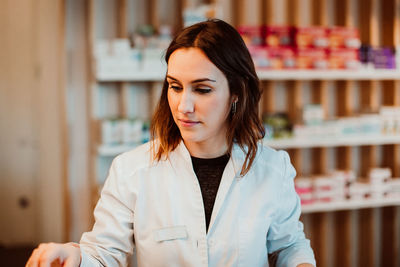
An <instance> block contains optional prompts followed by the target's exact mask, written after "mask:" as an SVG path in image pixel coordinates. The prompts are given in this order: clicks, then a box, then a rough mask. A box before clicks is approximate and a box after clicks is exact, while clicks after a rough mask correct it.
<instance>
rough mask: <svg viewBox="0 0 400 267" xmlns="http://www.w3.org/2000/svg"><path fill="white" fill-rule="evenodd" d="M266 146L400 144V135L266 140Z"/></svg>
mask: <svg viewBox="0 0 400 267" xmlns="http://www.w3.org/2000/svg"><path fill="white" fill-rule="evenodd" d="M264 144H265V145H267V146H270V147H273V148H277V149H286V148H312V147H337V146H364V145H387V144H400V135H370V136H369V135H365V136H358V135H356V136H346V137H337V138H333V137H331V138H322V137H321V138H318V137H317V138H309V139H305V138H287V139H277V140H265V141H264Z"/></svg>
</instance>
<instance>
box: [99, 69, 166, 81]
mask: <svg viewBox="0 0 400 267" xmlns="http://www.w3.org/2000/svg"><path fill="white" fill-rule="evenodd" d="M165 73H166V68H165V70H160V69H159V70H155V71H132V72H131V73H126V72H125V73H124V72H116V73H107V72H104V73H102V72H98V73H97V81H98V82H124V81H125V82H162V81H163V80H164V78H165Z"/></svg>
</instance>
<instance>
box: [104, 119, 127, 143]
mask: <svg viewBox="0 0 400 267" xmlns="http://www.w3.org/2000/svg"><path fill="white" fill-rule="evenodd" d="M121 140H122V127H121V123H120V121H119V120H116V119H115V120H114V119H113V120H103V121H102V123H101V143H102V144H104V145H116V144H120V143H121Z"/></svg>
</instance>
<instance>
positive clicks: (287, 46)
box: [238, 26, 396, 69]
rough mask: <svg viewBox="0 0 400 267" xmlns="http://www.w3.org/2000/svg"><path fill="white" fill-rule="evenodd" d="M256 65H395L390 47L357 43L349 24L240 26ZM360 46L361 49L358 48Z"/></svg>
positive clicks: (311, 67) (269, 67)
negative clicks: (340, 25) (372, 46)
mask: <svg viewBox="0 0 400 267" xmlns="http://www.w3.org/2000/svg"><path fill="white" fill-rule="evenodd" d="M238 31H239V33H240V34H241V35H242V37H243V39H244V41H245V43H246V45H247V46H248V48H249V51H250V53H251V55H252V57H253V59H254V63H255V65H256V67H257V68H258V69H358V68H360V67H361V62H362V63H364V64H365V65H366V66H371V65H372V66H374V67H375V68H395V65H396V64H395V53H394V49H390V48H374V49H373V48H371V47H370V46H361V41H360V36H359V31H358V29H357V28H349V27H339V26H335V27H320V26H310V27H289V26H240V27H239V28H238ZM360 48H361V49H360Z"/></svg>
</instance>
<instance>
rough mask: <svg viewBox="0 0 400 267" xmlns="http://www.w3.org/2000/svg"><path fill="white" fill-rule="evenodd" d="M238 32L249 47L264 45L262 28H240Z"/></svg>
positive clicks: (245, 26)
mask: <svg viewBox="0 0 400 267" xmlns="http://www.w3.org/2000/svg"><path fill="white" fill-rule="evenodd" d="M238 32H239V34H240V35H241V36H242V38H243V41H244V42H245V44H246V45H247V47H252V46H262V45H264V34H263V27H262V26H247V25H243V26H239V27H238Z"/></svg>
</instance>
